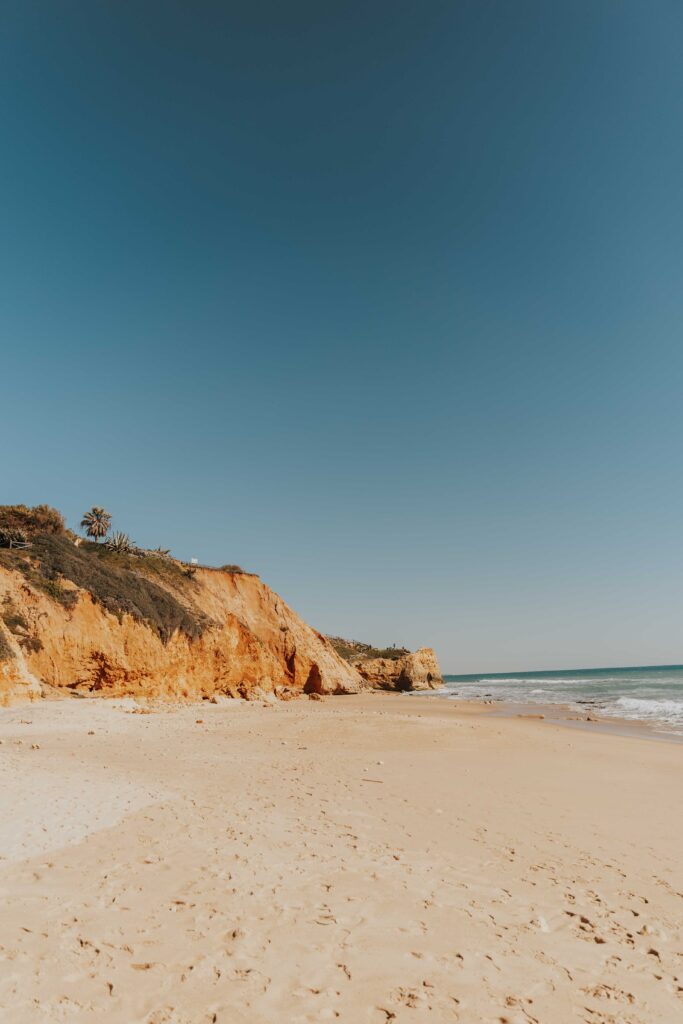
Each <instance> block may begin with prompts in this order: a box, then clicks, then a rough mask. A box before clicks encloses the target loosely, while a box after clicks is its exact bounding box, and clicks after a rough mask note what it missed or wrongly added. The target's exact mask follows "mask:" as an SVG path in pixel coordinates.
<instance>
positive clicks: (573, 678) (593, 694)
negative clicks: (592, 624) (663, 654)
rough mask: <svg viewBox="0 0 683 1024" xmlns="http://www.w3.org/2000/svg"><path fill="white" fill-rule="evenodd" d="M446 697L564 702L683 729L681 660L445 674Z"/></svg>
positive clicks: (661, 725)
mask: <svg viewBox="0 0 683 1024" xmlns="http://www.w3.org/2000/svg"><path fill="white" fill-rule="evenodd" d="M444 679H445V683H446V687H445V689H444V690H441V691H440V694H441V696H442V697H447V698H450V699H452V700H494V701H513V702H518V703H522V704H564V705H569V706H570V707H572V708H575V709H576V710H581V711H584V712H590V711H593V712H595V714H598V715H607V716H613V717H615V718H628V719H634V720H638V721H645V722H650V723H652V724H653V725H655V726H659V727H661V728H663V729H666V731H667V732H676V733H678V734H680V735H683V665H644V666H640V667H636V668H587V669H573V670H572V671H569V672H559V671H551V672H507V673H498V674H493V675H491V674H481V675H480V674H474V675H467V676H445V677H444Z"/></svg>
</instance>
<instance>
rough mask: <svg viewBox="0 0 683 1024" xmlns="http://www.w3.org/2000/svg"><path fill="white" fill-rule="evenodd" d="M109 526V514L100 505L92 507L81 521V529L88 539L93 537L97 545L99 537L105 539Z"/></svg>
mask: <svg viewBox="0 0 683 1024" xmlns="http://www.w3.org/2000/svg"><path fill="white" fill-rule="evenodd" d="M110 526H111V514H110V513H109V512H107V510H106V509H104V508H102V507H101V506H100V505H93V507H92V508H91V509H90V511H89V512H86V513H85V515H84V516H83V518H82V519H81V527H82V528H83V529H84V530H85V532H86V533H87V535H88V537H94V538H95V541H96V542H97V543H99V540H100V537H106V536H107V534H108V533H109V527H110Z"/></svg>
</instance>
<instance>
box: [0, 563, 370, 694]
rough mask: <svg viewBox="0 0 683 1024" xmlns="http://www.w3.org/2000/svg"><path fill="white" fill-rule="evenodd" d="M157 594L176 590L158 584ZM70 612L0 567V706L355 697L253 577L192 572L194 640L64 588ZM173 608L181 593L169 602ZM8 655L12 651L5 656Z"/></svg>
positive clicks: (339, 665)
mask: <svg viewBox="0 0 683 1024" xmlns="http://www.w3.org/2000/svg"><path fill="white" fill-rule="evenodd" d="M158 584H159V585H160V586H164V587H166V588H167V589H168V591H169V593H171V592H172V591H173V587H172V586H171V585H170V584H168V583H167V582H165V581H164V580H163V579H160V580H159V581H158ZM63 587H64V588H66V589H69V590H71V591H73V602H72V605H71V606H68V603H66V604H65V603H64V602H60V601H56V600H53V599H52V598H51V597H50V596H49V595H48V594H47V593H45V592H44V591H43V590H42V589H40V588H39V587H36V586H33V585H31V581H30V579H27V578H26V574H22V573H21V572H19V571H16V570H13V569H10V568H6V567H0V613H2V610H3V608H5V609H7V608H11V609H12V616H11V617H10V616H7V615H6V616H5V618H6V621H9V620H11V621H14V622H21V625H20V626H16V627H15V628H14V629H10V628H8V627H7V625H6V623H3V622H0V630H1V631H2V636H3V639H4V648H5V654H4V656H3V657H0V699H2V698H3V695H4V697H5V698H7V697H16V696H26V697H30V696H35V695H36V694H37V693H38V692H40V689H41V686H43V687H44V689H45V690H48V689H52V688H54V689H56V690H57V691H61V692H63V693H64V694H68V693H69V692H76V693H81V694H100V695H103V696H124V695H135V696H144V697H167V698H173V699H178V698H202V697H205V698H210V697H212V696H214V695H216V694H225V695H226V696H232V697H246V698H249V699H252V698H258V697H262V696H264V695H272V694H274V695H275V696H277V697H288V696H293V695H296V694H300V693H318V694H329V693H356V692H358V691H359V690H361V689H362V688H363V686H364V683H363V680H362V678H361V676H360V675H359V673H358V672H357V671H356V669H355V668H354V667H353V666H352V665H350V664H349V663H348V662H346V661H344V659H343V658H341V657H340V656H339V655H338V654H337V653H336V651H335V650H334V648H333V647H332V645H331V644H330V643H329V642H328V641H327V639H326V638H325V637H323V636H322V635H321V634H320V633H318V632H316V631H315V630H314V629H312V628H311V627H310V626H308V625H307V624H306V623H305V622H304V621H303V620H302V619H301V618H300V617H299V616H298V615H297V614H296V613H295V612H294V611H292V609H291V608H289V607H288V606H287V605H286V604H285V602H284V601H283V600H282V599H281V598H280V597H278V595H277V594H275V593H274V592H273V591H272V590H271V589H270V588H269V587H267V586H266V584H265V583H263V582H262V581H261V580H260V579H259V578H258V577H257V576H254V575H251V574H247V573H239V572H224V571H221V570H212V569H201V568H200V569H197V570H196V571H194V570H193V577H192V587H191V603H192V609H193V612H194V613H200V614H202V615H203V616H205V617H206V619H207V621H210V625H209V626H208V627H207V628H205V629H204V631H203V632H202V633H201V635H198V636H189V635H187V634H186V633H185V632H183V631H182V630H181V629H176V630H175V631H174V632H173V634H172V635H171V636H170V637H164V639H162V638H161V636H160V635H159V633H158V632H156V631H155V630H154V629H153V628H150V626H149V624H148V623H146V622H144V621H139V620H138V619H136V618H133V616H132V615H130V614H126V613H121V611H120V610H119V611H113V612H112V611H109V610H107V609H106V608H105V607H104V606H103V605H102V604H101V603H98V602H96V601H95V600H94V599H93V597H92V596H91V594H90V593H89V592H88V591H87V590H85V589H80V588H78V587H76V586H75V585H74V584H72V583H69V582H68V580H65V581H64V583H63ZM174 599H176V600H178V599H179V593H178V591H177V590H176V591H175V592H174ZM8 648H9V651H8Z"/></svg>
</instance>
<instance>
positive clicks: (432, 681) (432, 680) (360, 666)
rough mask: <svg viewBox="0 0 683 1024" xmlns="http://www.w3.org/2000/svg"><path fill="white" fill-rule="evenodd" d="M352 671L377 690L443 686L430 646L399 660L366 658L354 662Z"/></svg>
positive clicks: (439, 670) (437, 664)
mask: <svg viewBox="0 0 683 1024" xmlns="http://www.w3.org/2000/svg"><path fill="white" fill-rule="evenodd" d="M355 668H356V669H357V670H358V672H359V673H360V675H361V676H362V677H363V679H364V680H365V681H366V683H367V684H368V685H369V686H371V687H373V688H374V689H376V690H438V689H439V688H440V687H441V686H442V685H443V678H442V676H441V669H440V668H439V663H438V661H437V658H436V654H435V653H434V651H433V650H432V649H431V647H421V648H420V649H419V650H417V651H414V652H413V653H412V654H411V653H408V654H404V655H403V656H402V657H401V658H368V659H367V660H366V661H359V662H356V664H355Z"/></svg>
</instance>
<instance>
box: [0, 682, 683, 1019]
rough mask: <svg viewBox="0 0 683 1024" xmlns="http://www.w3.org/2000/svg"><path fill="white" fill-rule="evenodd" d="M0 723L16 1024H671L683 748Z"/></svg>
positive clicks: (512, 722)
mask: <svg viewBox="0 0 683 1024" xmlns="http://www.w3.org/2000/svg"><path fill="white" fill-rule="evenodd" d="M140 710H141V709H140V708H137V707H136V706H135V705H134V704H133V702H105V701H98V700H82V701H78V700H70V701H61V702H50V703H41V704H35V705H25V706H23V707H15V708H9V709H2V710H1V711H0V740H2V745H0V767H1V769H2V779H3V786H2V797H1V804H0V811H1V813H2V817H1V819H0V858H1V859H0V891H1V892H2V914H1V915H0V1020H2V1021H3V1022H4V1021H7V1022H12V1024H23V1022H26V1024H28V1022H31V1024H36V1022H53V1021H65V1022H68V1024H72V1022H73V1024H81V1022H83V1024H85V1022H88V1024H91V1022H92V1024H98V1022H100V1021H102V1022H104V1021H106V1022H108V1024H109V1022H111V1024H133V1022H138V1021H139V1022H145V1024H207V1022H220V1024H247V1022H248V1024H261V1022H263V1024H265V1022H268V1024H271V1022H274V1021H278V1022H279V1021H283V1022H288V1024H289V1022H292V1024H298V1022H319V1021H328V1020H329V1021H334V1020H339V1021H346V1022H349V1024H352V1022H353V1024H363V1022H384V1021H397V1022H414V1024H423V1022H426V1021H434V1022H441V1021H444V1022H446V1021H449V1022H451V1021H455V1022H461V1024H478V1022H485V1024H488V1022H492V1024H534V1022H536V1024H567V1022H571V1021H586V1022H589V1024H658V1022H662V1024H672V1022H673V1021H675V1020H677V1019H678V1018H679V1017H681V1016H683V859H682V858H681V850H683V815H682V814H681V810H682V809H683V808H682V806H681V805H682V803H683V797H682V796H681V789H682V787H681V778H682V774H683V773H682V769H683V745H680V744H673V743H653V742H650V741H646V740H645V739H642V738H638V737H634V736H628V737H624V736H620V735H615V734H612V733H606V732H603V731H601V730H598V729H594V728H593V727H592V726H586V727H583V728H581V729H577V728H573V729H569V728H567V726H566V724H555V723H553V722H550V721H548V720H538V719H532V718H521V717H517V716H516V715H511V716H509V717H500V716H499V715H498V714H492V713H491V706H487V707H486V708H484V709H482V708H481V707H480V706H477V705H461V704H457V703H455V702H448V701H436V700H433V699H427V698H424V699H422V698H418V697H412V696H411V697H400V696H393V695H375V694H372V695H367V696H362V697H338V698H328V699H325V700H321V701H305V700H304V701H295V702H291V703H287V704H278V705H275V706H263V705H261V704H246V703H243V702H229V703H226V704H217V705H213V704H208V703H205V704H202V705H194V706H185V707H175V708H157V709H155V710H154V711H153V712H152V713H149V714H145V713H140Z"/></svg>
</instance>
